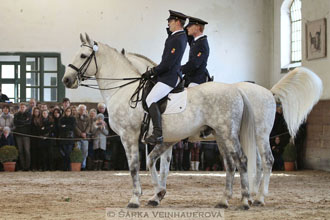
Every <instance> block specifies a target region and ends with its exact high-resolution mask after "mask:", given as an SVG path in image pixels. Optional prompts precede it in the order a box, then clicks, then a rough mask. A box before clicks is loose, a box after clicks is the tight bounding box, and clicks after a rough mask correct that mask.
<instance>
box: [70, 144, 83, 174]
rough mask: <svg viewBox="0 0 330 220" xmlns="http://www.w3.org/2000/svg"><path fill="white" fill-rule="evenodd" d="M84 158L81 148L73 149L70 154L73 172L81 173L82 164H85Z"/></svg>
mask: <svg viewBox="0 0 330 220" xmlns="http://www.w3.org/2000/svg"><path fill="white" fill-rule="evenodd" d="M83 160H84V158H83V155H82V152H81V150H80V149H79V148H77V147H75V148H73V150H72V152H71V154H70V161H71V170H72V171H80V169H81V163H82V162H83Z"/></svg>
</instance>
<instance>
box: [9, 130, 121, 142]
mask: <svg viewBox="0 0 330 220" xmlns="http://www.w3.org/2000/svg"><path fill="white" fill-rule="evenodd" d="M11 133H13V134H17V135H20V136H25V137H32V138H38V139H43V140H46V139H49V140H62V141H80V140H95V139H99V138H91V137H90V138H56V137H44V136H37V135H31V134H24V133H19V132H15V131H12V132H11ZM113 137H119V135H108V136H106V138H113Z"/></svg>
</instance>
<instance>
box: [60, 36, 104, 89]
mask: <svg viewBox="0 0 330 220" xmlns="http://www.w3.org/2000/svg"><path fill="white" fill-rule="evenodd" d="M80 41H81V46H80V49H79V50H78V52H77V53H76V55H75V56H74V58H73V60H72V62H71V64H69V66H68V67H69V68H67V69H66V71H65V74H64V76H63V79H62V82H63V84H64V85H65V86H66V87H67V88H71V89H76V88H78V86H79V83H80V81H83V80H85V79H87V78H89V77H92V76H95V75H96V74H97V72H98V66H97V61H96V56H97V51H98V49H99V47H98V44H97V43H96V42H95V41H93V40H92V39H91V38H90V37H89V36H88V34H86V33H85V36H83V35H82V34H80Z"/></svg>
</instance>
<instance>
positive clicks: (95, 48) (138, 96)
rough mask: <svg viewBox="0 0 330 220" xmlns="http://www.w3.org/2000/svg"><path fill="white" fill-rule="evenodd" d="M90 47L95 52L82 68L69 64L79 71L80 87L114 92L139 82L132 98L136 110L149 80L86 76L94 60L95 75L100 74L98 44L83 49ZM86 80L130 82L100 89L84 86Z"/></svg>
mask: <svg viewBox="0 0 330 220" xmlns="http://www.w3.org/2000/svg"><path fill="white" fill-rule="evenodd" d="M83 46H84V47H88V48H91V49H92V50H93V52H92V53H91V54H90V55H89V56H88V57H87V59H86V60H85V62H84V63H83V64H82V65H81V67H80V68H78V67H76V66H74V65H73V64H69V65H68V66H69V67H71V68H72V69H74V70H75V71H77V76H78V85H80V86H84V87H87V88H91V89H97V90H101V91H104V90H112V89H120V88H123V87H125V86H127V85H130V84H132V83H135V82H137V81H139V85H138V87H137V88H136V90H135V91H134V93H133V95H132V96H131V98H130V107H131V108H136V107H137V104H138V103H139V102H140V101H142V95H141V90H143V89H144V87H145V84H146V82H147V81H148V80H147V79H144V78H142V77H131V78H121V79H118V78H97V77H91V76H85V73H86V71H87V69H88V67H89V65H90V64H91V62H92V60H93V59H94V62H95V66H96V71H95V74H94V75H96V73H97V72H98V65H97V61H96V56H95V53H96V52H97V51H98V49H99V47H98V44H97V43H96V42H95V41H94V45H93V47H91V46H89V45H86V44H82V45H81V47H83ZM84 80H123V81H126V80H129V81H130V82H128V83H125V84H122V85H119V86H115V87H110V88H99V85H91V84H83V83H81V82H82V81H84Z"/></svg>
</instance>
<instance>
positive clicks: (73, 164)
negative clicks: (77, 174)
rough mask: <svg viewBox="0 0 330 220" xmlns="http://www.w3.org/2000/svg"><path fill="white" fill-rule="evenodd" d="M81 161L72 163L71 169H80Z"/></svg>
mask: <svg viewBox="0 0 330 220" xmlns="http://www.w3.org/2000/svg"><path fill="white" fill-rule="evenodd" d="M80 170H81V163H71V171H80Z"/></svg>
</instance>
